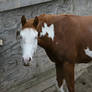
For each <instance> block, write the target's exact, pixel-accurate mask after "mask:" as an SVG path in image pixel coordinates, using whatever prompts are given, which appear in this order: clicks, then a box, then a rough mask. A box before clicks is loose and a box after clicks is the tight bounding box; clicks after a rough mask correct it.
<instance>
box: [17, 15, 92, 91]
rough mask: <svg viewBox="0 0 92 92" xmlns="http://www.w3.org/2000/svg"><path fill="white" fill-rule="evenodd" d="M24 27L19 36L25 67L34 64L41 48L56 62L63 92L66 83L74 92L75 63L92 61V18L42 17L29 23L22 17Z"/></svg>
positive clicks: (72, 16)
mask: <svg viewBox="0 0 92 92" xmlns="http://www.w3.org/2000/svg"><path fill="white" fill-rule="evenodd" d="M21 24H22V29H21V30H20V31H19V30H18V31H17V33H16V36H17V37H19V38H20V42H21V47H22V58H23V60H22V61H23V63H24V65H25V66H28V65H30V64H31V61H32V57H33V55H34V53H35V52H36V49H37V46H38V45H39V46H41V47H42V48H44V50H45V51H46V53H47V55H48V57H49V58H50V59H51V61H52V62H54V63H55V67H56V80H57V82H58V87H59V88H60V90H61V92H64V89H63V86H64V83H65V82H66V85H67V88H68V91H69V92H75V85H74V83H75V81H74V67H75V64H76V63H88V62H90V61H91V60H92V16H78V15H72V14H71V15H69V14H58V15H56V14H41V15H39V16H36V17H35V18H31V19H28V20H27V19H26V17H25V16H24V15H23V16H22V17H21Z"/></svg>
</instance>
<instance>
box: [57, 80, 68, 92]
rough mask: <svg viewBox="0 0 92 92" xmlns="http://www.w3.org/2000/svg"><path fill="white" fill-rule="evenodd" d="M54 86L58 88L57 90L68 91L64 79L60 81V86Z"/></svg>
mask: <svg viewBox="0 0 92 92" xmlns="http://www.w3.org/2000/svg"><path fill="white" fill-rule="evenodd" d="M56 87H57V88H58V89H59V90H58V91H59V92H69V91H68V88H67V84H66V81H65V80H63V83H62V85H61V87H60V88H59V87H58V86H57V85H56ZM64 88H65V89H64Z"/></svg>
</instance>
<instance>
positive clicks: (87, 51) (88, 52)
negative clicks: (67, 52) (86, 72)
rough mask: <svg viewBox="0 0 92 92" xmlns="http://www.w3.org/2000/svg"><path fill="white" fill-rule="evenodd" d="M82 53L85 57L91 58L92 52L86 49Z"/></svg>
mask: <svg viewBox="0 0 92 92" xmlns="http://www.w3.org/2000/svg"><path fill="white" fill-rule="evenodd" d="M84 51H85V54H86V55H88V56H89V57H92V51H91V50H90V49H89V48H88V47H87V49H85V50H84Z"/></svg>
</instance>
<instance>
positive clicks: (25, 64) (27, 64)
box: [23, 61, 32, 66]
mask: <svg viewBox="0 0 92 92" xmlns="http://www.w3.org/2000/svg"><path fill="white" fill-rule="evenodd" d="M23 64H24V66H31V65H32V63H31V61H29V63H23Z"/></svg>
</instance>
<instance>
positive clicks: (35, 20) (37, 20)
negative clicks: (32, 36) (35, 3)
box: [33, 16, 39, 27]
mask: <svg viewBox="0 0 92 92" xmlns="http://www.w3.org/2000/svg"><path fill="white" fill-rule="evenodd" d="M38 23H39V19H38V17H37V16H36V17H35V19H34V22H33V26H34V27H37V25H38Z"/></svg>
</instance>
